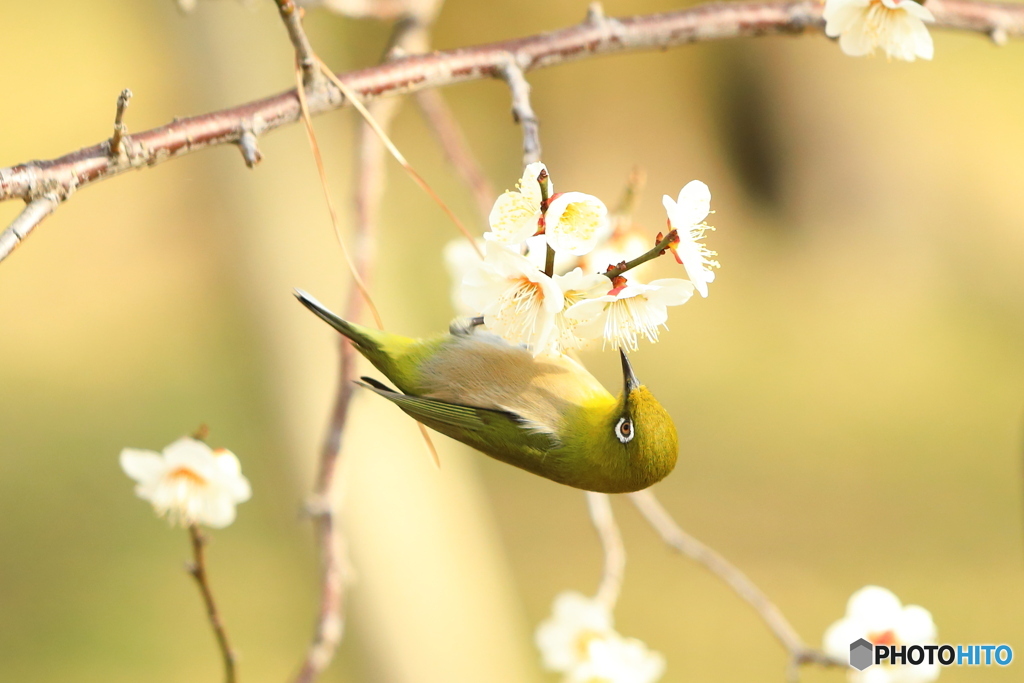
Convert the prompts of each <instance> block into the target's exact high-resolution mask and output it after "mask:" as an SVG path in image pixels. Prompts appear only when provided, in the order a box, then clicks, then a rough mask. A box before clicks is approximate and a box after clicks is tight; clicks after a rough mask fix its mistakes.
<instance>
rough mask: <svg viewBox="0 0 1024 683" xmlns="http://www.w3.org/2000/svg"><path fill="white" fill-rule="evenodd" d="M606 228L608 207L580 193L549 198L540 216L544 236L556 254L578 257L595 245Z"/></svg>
mask: <svg viewBox="0 0 1024 683" xmlns="http://www.w3.org/2000/svg"><path fill="white" fill-rule="evenodd" d="M607 227H608V207H606V206H605V205H604V202H602V201H601V200H600V199H598V198H597V197H594V196H592V195H589V194H584V193H582V192H563V193H562V194H558V195H551V201H550V202H549V203H548V210H547V213H546V214H545V215H544V234H545V236H546V237H547V240H548V244H549V245H551V248H552V249H554V250H555V251H556V252H559V251H565V252H568V253H570V254H575V255H576V256H582V255H583V254H586V253H587V252H588V251H591V250H592V249H593V248H594V247H596V246H597V243H598V240H600V239H601V236H602V234H606V232H607Z"/></svg>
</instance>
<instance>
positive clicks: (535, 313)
mask: <svg viewBox="0 0 1024 683" xmlns="http://www.w3.org/2000/svg"><path fill="white" fill-rule="evenodd" d="M485 251H486V256H485V257H484V260H483V261H479V263H478V264H477V266H476V268H474V269H473V270H471V271H470V272H469V273H468V274H467V275H466V276H465V278H463V280H462V292H461V297H462V300H463V301H465V302H466V303H467V304H468V305H469V306H471V307H472V308H474V309H475V310H476V311H478V312H480V313H481V314H482V315H483V317H484V324H485V325H487V329H489V330H490V331H491V332H493V333H495V334H496V335H498V336H499V337H502V338H503V339H505V340H506V341H509V342H511V343H513V344H525V345H526V346H528V347H529V348H530V349H531V350H532V351H533V353H534V355H538V354H540V353H543V352H544V351H546V350H548V349H550V348H551V345H552V343H553V342H554V341H555V337H556V336H557V332H558V330H557V327H556V323H555V315H556V314H558V313H560V312H561V310H562V307H563V304H564V302H565V298H564V297H563V296H562V290H561V289H559V287H558V285H556V284H555V281H554V280H553V279H552V278H550V277H548V276H547V275H545V274H544V273H543V272H541V271H540V270H539V269H537V267H536V266H534V265H533V264H532V263H530V261H529V259H527V258H526V257H525V256H520V255H519V254H516V253H514V252H512V251H509V250H508V249H506V248H505V247H503V246H501V245H500V244H495V243H494V242H488V243H487V244H486V245H485Z"/></svg>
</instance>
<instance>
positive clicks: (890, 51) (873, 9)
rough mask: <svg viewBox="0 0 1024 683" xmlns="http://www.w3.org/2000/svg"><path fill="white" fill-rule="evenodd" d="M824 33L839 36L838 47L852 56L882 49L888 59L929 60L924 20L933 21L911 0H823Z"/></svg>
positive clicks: (931, 48) (929, 45)
mask: <svg viewBox="0 0 1024 683" xmlns="http://www.w3.org/2000/svg"><path fill="white" fill-rule="evenodd" d="M824 17H825V34H826V35H828V36H830V37H832V38H835V37H837V36H838V38H839V47H840V48H841V49H842V50H843V52H845V53H846V54H848V55H850V56H852V57H860V56H862V55H869V54H873V53H874V52H875V50H876V49H878V48H881V49H882V50H883V51H884V52H885V54H886V56H887V57H889V58H890V59H902V60H905V61H908V62H912V61H914V59H915V58H917V57H920V58H922V59H931V58H932V56H933V54H934V51H935V49H934V45H933V43H932V36H931V34H930V33H929V32H928V27H927V26H925V22H926V21H935V17H934V16H933V15H932V13H931V12H930V11H929V10H928V8H926V7H924V6H923V5H921V4H920V3H918V2H914V0H826V2H825V10H824Z"/></svg>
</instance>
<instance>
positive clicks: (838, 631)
mask: <svg viewBox="0 0 1024 683" xmlns="http://www.w3.org/2000/svg"><path fill="white" fill-rule="evenodd" d="M860 638H864V639H866V640H868V641H870V642H871V643H872V644H875V645H895V646H900V645H935V644H937V643H938V632H937V630H936V628H935V622H934V621H933V620H932V615H931V613H930V612H929V611H928V610H926V609H925V608H923V607H920V606H918V605H907V606H904V605H903V604H902V603H901V602H900V600H899V598H897V597H896V596H895V595H894V594H893V593H892V591H889V590H886V589H885V588H880V587H879V586H865V587H864V588H861V589H860V590H858V591H857V592H856V593H854V594H853V595H852V596H851V597H850V600H849V602H848V603H847V606H846V616H845V617H843V618H842V619H840V620H839V621H837V622H835V623H834V624H832V625H831V626H829V628H828V630H826V631H825V636H824V650H825V652H826V653H827V654H829V655H831V656H833V657H835V658H837V659H842V660H846V659H847V658H848V657H849V655H850V643H853V642H854V641H856V640H859V639H860ZM939 672H940V666H939V664H938V663H937V662H936V663H934V664H928V663H927V662H925V663H924V664H919V665H916V666H910V665H899V664H897V665H895V666H890V665H889V664H888V663H885V662H883V663H882V664H881V665H878V666H872V667H870V668H868V669H865V670H864V671H855V670H853V669H851V670H850V672H849V681H850V683H930V682H931V681H934V680H936V679H937V678H938V677H939Z"/></svg>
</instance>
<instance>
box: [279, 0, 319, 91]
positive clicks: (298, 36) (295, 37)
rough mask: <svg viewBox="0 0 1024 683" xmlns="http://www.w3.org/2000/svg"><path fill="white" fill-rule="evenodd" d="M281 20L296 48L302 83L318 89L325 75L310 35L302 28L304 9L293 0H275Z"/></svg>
mask: <svg viewBox="0 0 1024 683" xmlns="http://www.w3.org/2000/svg"><path fill="white" fill-rule="evenodd" d="M274 2H276V3H277V11H278V13H279V14H280V15H281V21H282V22H283V23H284V26H285V29H287V31H288V39H289V40H291V41H292V47H294V48H295V59H296V61H297V62H298V63H299V66H300V67H301V68H302V83H303V84H304V85H305V86H306V87H307V88H310V89H314V90H315V89H318V88H319V86H320V85H322V84H323V76H322V74H321V73H320V67H319V65H318V64H317V58H316V53H314V52H313V46H312V44H311V43H310V42H309V37H308V36H307V35H306V32H305V30H303V28H302V15H303V13H304V12H303V9H302V8H301V7H297V6H296V5H295V3H294V2H293V0H274Z"/></svg>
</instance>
